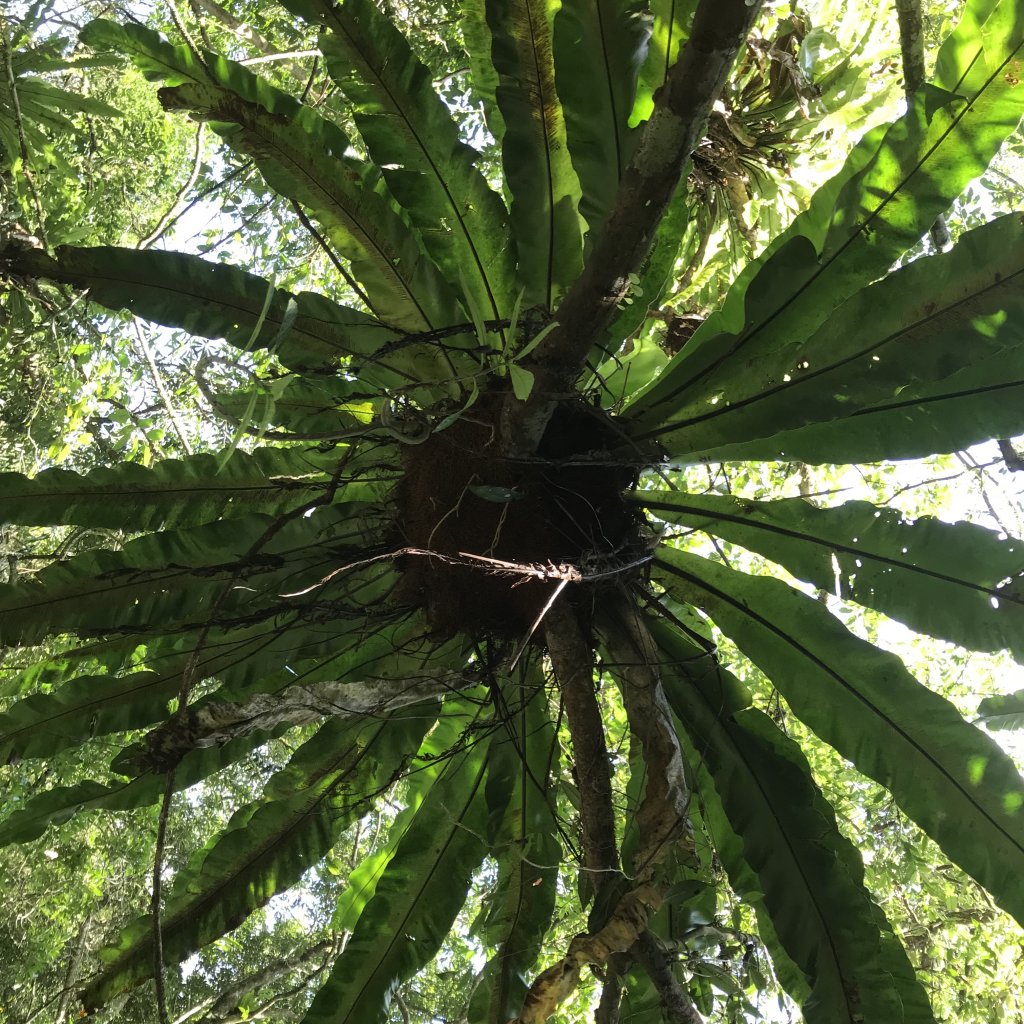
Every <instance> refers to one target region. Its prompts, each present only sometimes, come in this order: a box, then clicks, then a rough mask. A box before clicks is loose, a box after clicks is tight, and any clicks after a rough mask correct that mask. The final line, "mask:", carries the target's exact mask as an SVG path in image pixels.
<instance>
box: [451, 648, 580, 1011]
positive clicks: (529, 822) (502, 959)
mask: <svg viewBox="0 0 1024 1024" xmlns="http://www.w3.org/2000/svg"><path fill="white" fill-rule="evenodd" d="M531 670H532V674H533V675H534V678H533V679H531V680H530V681H529V683H528V684H527V686H520V685H519V684H518V681H517V683H516V685H515V686H514V687H513V686H510V685H507V684H506V685H504V686H503V687H502V693H503V695H504V696H505V698H506V700H507V701H509V703H510V704H511V706H510V707H509V708H508V712H509V713H508V716H507V717H506V719H505V727H506V730H507V733H508V738H507V739H506V740H503V741H502V742H495V743H493V744H492V746H491V750H490V751H489V758H490V762H491V763H490V769H489V774H488V779H487V790H486V792H487V803H488V809H489V812H490V820H491V822H494V821H495V818H497V825H498V828H497V830H496V831H495V832H493V835H489V837H488V838H489V839H490V845H491V852H492V856H493V857H494V858H495V859H496V860H497V862H498V879H497V882H496V884H495V885H494V887H493V888H492V889H491V890H490V891H489V892H488V893H486V894H485V896H484V907H483V912H482V914H481V923H480V924H479V925H478V927H477V934H478V936H479V938H480V939H481V940H482V941H483V942H484V943H485V945H486V946H487V947H488V948H490V949H493V950H494V951H495V952H494V955H493V956H492V957H491V959H490V960H488V962H487V964H486V965H485V967H484V969H483V971H482V972H481V973H480V976H479V978H478V980H477V982H476V986H475V988H474V990H473V995H472V998H471V1000H470V1005H469V1008H468V1011H467V1017H468V1019H469V1022H470V1024H493V1022H495V1021H501V1022H504V1021H507V1020H509V1019H511V1018H512V1017H515V1016H516V1014H518V1013H519V1011H520V1010H521V1009H522V1005H523V998H524V997H525V995H526V991H527V984H526V981H525V979H526V977H527V976H528V972H529V971H530V968H531V967H532V966H533V965H534V963H535V962H536V960H537V957H538V955H539V953H540V947H541V942H542V941H543V939H544V936H545V935H546V934H547V931H548V928H549V927H550V925H551V916H552V914H553V912H554V908H555V894H556V886H557V882H558V867H557V865H558V863H559V862H560V860H561V856H562V851H561V845H560V843H559V840H558V822H557V819H556V816H555V810H554V807H553V806H552V804H553V797H551V796H550V795H549V790H548V785H549V780H550V775H551V772H552V770H553V769H554V767H555V760H556V758H557V742H558V741H557V737H556V735H555V730H554V727H553V724H552V722H551V718H550V714H549V712H548V709H547V706H546V701H547V697H546V694H545V693H544V689H543V680H542V679H538V678H536V675H537V672H536V667H535V666H531ZM488 831H489V833H490V832H491V831H492V830H491V829H489V830H488Z"/></svg>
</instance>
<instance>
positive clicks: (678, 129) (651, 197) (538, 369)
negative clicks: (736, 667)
mask: <svg viewBox="0 0 1024 1024" xmlns="http://www.w3.org/2000/svg"><path fill="white" fill-rule="evenodd" d="M760 6H761V4H760V0H753V2H750V3H748V2H746V0H701V4H700V6H699V7H698V9H697V13H696V15H695V17H694V21H693V29H692V31H691V32H690V37H689V39H688V40H687V41H686V46H685V48H684V49H683V52H682V54H681V55H680V57H679V60H678V61H677V62H676V63H675V64H674V65H673V66H672V68H671V69H670V70H669V72H668V75H667V76H666V78H665V82H664V84H663V85H662V87H661V89H660V90H659V91H658V93H657V96H656V98H655V104H654V111H653V112H652V114H651V117H650V120H648V121H647V123H646V124H645V125H644V127H643V129H642V134H641V137H640V142H639V145H638V146H637V149H636V153H635V155H634V156H633V159H632V161H631V162H630V165H629V167H628V168H627V169H626V171H625V173H624V174H623V176H622V180H621V182H620V184H619V190H618V194H617V196H616V199H615V205H614V207H613V209H612V212H611V214H610V215H609V217H608V222H607V224H606V225H605V227H604V229H603V230H602V232H601V235H600V238H599V239H598V241H597V244H596V246H595V247H594V250H593V252H592V253H591V254H590V258H589V259H588V260H587V263H586V265H585V266H584V268H583V273H582V274H581V275H580V276H579V278H578V279H577V280H576V282H575V283H574V284H573V286H572V287H571V288H570V289H569V292H568V294H567V295H566V296H565V298H564V299H563V301H562V303H561V305H560V306H559V308H558V310H557V311H556V312H555V320H556V321H557V324H558V326H557V327H556V328H555V329H554V330H553V331H552V332H551V333H550V334H549V335H548V336H547V337H546V338H545V339H544V340H543V341H542V342H541V343H540V344H539V345H538V346H537V348H536V350H535V351H534V352H533V353H532V354H531V355H530V356H529V357H528V358H527V359H524V360H523V366H524V367H525V368H526V369H528V370H530V371H531V372H532V373H533V375H534V387H533V391H532V392H531V395H530V398H529V399H528V400H527V401H525V402H520V401H518V400H517V399H515V398H514V396H509V398H508V399H507V401H506V403H505V406H504V408H503V410H502V423H501V428H502V438H503V442H504V447H505V449H506V451H507V452H509V454H512V455H529V454H532V453H533V452H534V451H536V448H537V445H538V443H539V441H540V438H541V436H542V435H543V433H544V428H545V427H546V426H547V423H548V420H549V419H550V417H551V413H552V411H553V409H554V407H555V405H556V404H557V403H558V401H559V399H560V397H561V396H562V395H565V394H567V393H571V392H572V391H573V390H574V385H575V381H576V377H577V376H578V375H579V373H580V371H581V370H582V368H583V364H584V362H585V360H586V358H587V355H588V353H589V352H590V350H591V346H592V345H593V344H594V341H595V339H597V338H599V337H600V336H601V334H602V333H603V331H604V330H605V329H606V328H607V327H608V325H609V324H610V323H611V320H612V318H613V317H614V315H615V311H616V308H617V306H618V305H619V303H620V302H621V301H622V300H623V299H624V298H625V296H626V293H627V291H628V288H629V275H630V274H631V273H634V272H635V271H637V270H638V269H639V267H640V266H641V264H642V263H643V261H644V259H645V258H646V257H647V254H648V253H649V252H650V248H651V244H652V242H653V239H654V233H655V231H656V229H657V227H658V224H659V223H660V221H661V218H662V217H663V216H664V213H665V210H666V209H667V208H668V204H669V201H670V200H671V198H672V196H673V194H674V193H675V191H676V188H677V186H678V185H679V182H680V180H681V178H682V175H683V168H684V167H685V165H686V163H687V161H688V160H689V159H690V154H691V153H692V152H693V151H694V149H695V148H696V147H697V144H698V143H699V141H700V138H701V135H702V134H703V132H704V127H705V125H706V123H707V119H708V115H709V113H710V112H711V107H712V104H713V103H714V101H715V99H717V97H718V95H719V93H720V92H721V90H722V86H723V85H724V84H725V80H726V76H727V75H728V74H729V71H730V70H731V68H732V66H733V63H734V62H735V60H736V54H737V53H738V52H739V49H740V46H741V45H742V44H743V42H744V41H745V40H746V38H747V35H748V33H749V31H750V28H751V25H752V24H753V22H754V19H755V17H756V16H757V13H758V11H759V9H760Z"/></svg>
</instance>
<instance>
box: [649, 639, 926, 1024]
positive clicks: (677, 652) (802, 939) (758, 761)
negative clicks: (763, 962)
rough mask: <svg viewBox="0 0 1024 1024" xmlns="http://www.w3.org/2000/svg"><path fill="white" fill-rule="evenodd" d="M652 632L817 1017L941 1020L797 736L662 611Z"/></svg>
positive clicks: (833, 1023)
mask: <svg viewBox="0 0 1024 1024" xmlns="http://www.w3.org/2000/svg"><path fill="white" fill-rule="evenodd" d="M652 636H653V638H654V640H655V642H656V643H657V644H658V646H659V648H660V650H661V652H662V655H663V660H664V663H665V664H666V666H668V667H667V668H666V669H665V670H663V672H662V677H663V681H664V685H665V691H666V694H667V696H668V699H669V701H670V703H671V704H672V706H673V708H674V710H675V712H676V714H677V715H678V716H679V720H680V721H681V722H682V723H683V725H684V726H685V727H686V730H687V732H688V733H689V738H690V744H691V747H692V752H693V756H694V757H696V758H697V763H698V764H699V765H703V766H704V767H705V768H706V769H707V772H708V773H709V774H710V776H711V778H712V779H713V780H714V785H715V789H716V790H717V796H718V799H719V800H720V801H721V804H722V807H723V808H724V810H725V813H726V815H727V817H728V820H729V824H730V826H731V828H732V829H733V830H735V832H736V834H737V835H738V836H739V837H740V838H741V839H742V843H743V848H742V857H743V859H744V860H745V861H746V863H747V864H748V865H749V867H750V869H751V870H752V871H753V872H754V874H755V876H756V877H757V880H758V883H759V884H758V890H759V892H760V893H761V897H760V899H759V900H757V901H756V902H757V903H760V904H761V905H762V908H763V910H764V911H765V912H766V913H767V915H768V916H769V918H770V920H771V924H772V928H773V931H774V935H775V937H777V940H778V942H779V944H780V946H781V947H782V949H783V951H784V952H785V954H786V956H788V957H789V958H790V959H791V960H792V961H793V963H794V964H796V965H797V967H798V968H799V969H800V971H801V973H802V975H803V977H804V979H805V981H806V993H807V994H806V998H805V1000H804V1005H803V1010H804V1016H805V1019H806V1020H807V1022H808V1024H838V1022H845V1024H861V1022H863V1024H887V1022H890V1021H908V1022H909V1021H920V1022H922V1024H924V1022H925V1021H931V1020H932V1019H933V1018H932V1016H931V1012H930V1010H929V1007H928V998H927V996H926V995H925V993H924V990H923V989H922V988H921V986H920V983H919V982H917V980H916V979H915V977H914V972H913V968H912V967H911V965H910V962H909V960H908V959H907V955H906V953H905V951H904V950H903V948H902V946H901V945H900V944H899V942H898V940H897V939H896V937H895V935H894V934H893V933H892V930H891V928H890V927H889V925H888V922H887V921H886V920H885V915H884V914H883V913H882V911H881V910H880V909H879V908H878V907H877V906H876V905H875V904H874V903H873V902H872V900H871V897H870V895H869V894H868V892H867V890H866V889H865V888H864V868H863V865H862V864H861V860H860V856H859V854H858V853H857V851H856V849H855V848H854V847H853V845H852V844H851V843H850V841H849V840H848V839H846V838H845V837H844V836H843V835H842V834H841V833H840V832H839V829H838V828H837V826H836V820H835V814H834V812H833V810H832V808H831V806H830V805H829V804H828V802H827V801H826V800H825V798H824V797H823V796H822V795H821V793H820V791H819V790H818V787H817V786H816V785H815V783H814V780H813V778H812V777H811V773H810V769H809V767H808V765H807V761H806V759H805V758H804V756H803V753H802V751H801V750H800V748H799V746H798V745H797V744H796V743H795V742H794V741H793V740H791V739H789V738H788V737H787V736H786V735H785V734H784V733H783V732H781V731H780V730H779V728H778V727H777V726H776V725H775V724H774V723H773V722H772V721H771V719H770V718H768V717H767V716H766V715H764V714H763V713H762V712H760V711H757V710H755V709H754V708H752V707H750V696H749V694H748V693H747V691H746V689H745V688H744V687H743V685H742V684H741V683H740V682H739V681H738V680H737V679H735V677H733V676H732V675H730V674H729V673H728V672H725V671H724V670H723V669H721V668H720V667H719V666H718V664H717V663H716V661H715V659H714V657H713V656H710V655H708V654H707V653H706V652H704V651H702V650H701V649H700V648H699V647H696V646H695V645H694V644H692V643H691V642H689V641H688V640H686V639H685V638H684V637H683V636H682V635H681V634H680V633H678V632H677V631H675V630H674V629H671V628H669V627H666V626H664V625H662V624H660V623H655V624H653V627H652ZM701 795H702V797H706V796H708V794H707V793H706V791H705V792H703V793H702V794H701ZM711 824H712V825H713V818H712V822H711ZM714 839H715V836H714V834H712V841H714ZM735 852H738V851H732V850H731V849H730V847H729V846H728V845H724V846H723V848H722V850H721V851H720V856H721V855H723V854H724V855H725V856H724V859H723V864H724V866H725V867H726V870H727V871H730V874H733V875H735V874H739V875H740V877H741V878H742V873H741V872H738V871H737V870H736V867H735V866H734V865H733V864H731V863H729V856H730V854H732V855H733V856H735Z"/></svg>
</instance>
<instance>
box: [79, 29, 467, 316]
mask: <svg viewBox="0 0 1024 1024" xmlns="http://www.w3.org/2000/svg"><path fill="white" fill-rule="evenodd" d="M83 39H84V40H85V41H86V42H88V43H89V44H90V45H92V46H97V47H105V48H110V49H116V50H119V51H120V52H122V53H127V54H129V56H131V58H132V60H133V61H134V62H135V63H136V64H137V65H138V66H139V68H140V69H141V70H143V71H144V72H145V73H146V74H147V75H148V76H149V77H151V78H157V79H160V78H162V79H164V80H165V81H167V82H168V83H169V85H170V87H171V89H170V92H168V91H167V90H163V91H162V92H161V96H162V97H163V102H164V103H165V105H181V106H184V107H187V108H188V109H191V110H193V111H194V112H195V113H196V114H197V115H198V116H200V117H208V118H209V119H210V120H212V121H213V122H214V127H215V129H216V130H217V131H218V132H219V133H220V134H221V135H223V136H224V137H225V138H226V139H227V141H228V142H229V144H231V145H232V146H234V147H235V148H238V149H239V150H240V151H242V152H245V153H247V154H249V155H251V156H253V157H254V158H255V160H256V163H257V165H258V166H259V169H260V172H261V173H262V174H263V176H264V178H265V179H266V180H267V183H268V184H269V185H270V187H271V188H273V189H274V190H275V191H277V192H279V193H280V194H281V195H284V196H286V197H288V198H290V199H294V200H296V201H298V202H300V203H302V204H303V205H304V206H306V207H307V208H309V209H310V211H311V212H312V213H313V214H314V216H315V217H316V218H318V219H319V220H320V221H321V222H322V223H323V224H324V226H325V228H326V229H327V231H328V233H329V234H330V236H331V238H332V240H333V241H334V242H335V244H336V245H337V246H338V248H339V249H340V251H341V252H342V253H343V255H346V256H348V257H349V258H350V259H351V260H352V261H353V270H354V271H355V273H356V276H357V277H358V278H360V280H361V282H362V283H363V284H364V285H365V286H366V288H367V290H368V292H369V293H370V297H371V299H372V300H373V301H375V302H379V303H380V306H381V308H382V309H385V310H387V314H388V317H389V320H390V321H391V322H392V323H393V324H394V325H395V326H398V327H402V328H406V329H408V330H413V331H417V330H429V329H430V328H431V327H437V326H448V325H449V324H451V323H454V322H461V321H462V320H464V319H465V317H464V316H456V315H455V311H456V309H457V303H456V302H455V299H454V295H453V294H452V293H451V291H450V289H449V288H448V286H447V285H446V284H445V283H444V281H443V279H442V278H441V276H440V274H439V273H438V272H437V268H436V267H434V266H433V264H432V263H430V261H429V260H428V259H427V258H426V257H425V256H424V255H423V253H422V252H421V250H420V247H419V243H418V241H417V239H416V237H415V233H414V232H413V231H412V229H411V228H410V227H409V226H408V225H407V224H405V223H404V222H403V221H402V220H401V218H400V217H399V216H398V214H397V213H396V211H395V210H394V209H393V208H392V207H391V206H390V205H389V203H388V200H387V198H386V197H385V196H383V195H381V194H380V187H379V180H378V179H379V171H377V170H376V168H374V167H372V165H369V164H364V163H362V162H360V161H358V160H355V159H353V158H351V157H347V156H346V155H345V154H346V151H347V150H348V149H349V143H348V139H347V138H346V137H345V134H344V133H343V132H342V131H341V130H340V129H339V128H338V127H337V126H335V125H334V124H332V123H330V122H328V121H326V120H324V119H323V118H322V117H320V116H319V114H317V113H315V112H314V111H313V110H312V109H311V108H309V107H305V106H302V105H301V104H300V103H298V102H297V101H296V100H295V99H293V98H292V97H290V96H288V95H287V94H286V93H283V92H281V91H280V90H279V89H276V88H274V87H273V86H272V85H270V84H269V83H268V82H266V81H264V80H263V79H261V78H259V77H258V76H256V75H254V74H253V73H252V72H251V71H249V70H248V69H246V68H244V67H242V66H241V65H240V64H237V63H236V62H234V61H230V60H227V59H225V58H223V57H217V56H216V55H214V54H209V53H204V54H203V55H202V57H203V63H200V62H199V61H198V60H197V59H196V57H195V56H194V55H193V54H191V53H190V52H188V50H187V48H184V47H174V46H171V45H169V44H168V43H166V42H164V40H162V39H161V38H160V36H159V35H157V34H156V33H155V32H152V31H151V30H149V29H146V28H143V27H142V26H138V25H127V26H122V25H115V24H113V23H111V22H106V21H97V22H92V23H91V24H90V25H89V26H87V28H86V30H85V32H84V33H83ZM179 90H180V91H179Z"/></svg>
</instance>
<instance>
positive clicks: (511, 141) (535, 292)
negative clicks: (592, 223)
mask: <svg viewBox="0 0 1024 1024" xmlns="http://www.w3.org/2000/svg"><path fill="white" fill-rule="evenodd" d="M559 6H560V3H559V0H487V4H486V12H487V24H488V26H489V27H490V30H491V40H492V42H491V45H492V50H491V52H492V56H493V59H494V66H495V68H496V69H497V71H498V75H499V78H500V85H499V86H498V88H497V102H498V107H499V109H500V110H501V115H502V118H503V119H504V123H505V135H504V138H503V139H502V162H503V164H504V167H505V177H506V181H507V182H508V188H509V191H510V193H511V195H512V210H511V216H512V235H513V238H514V239H515V243H516V251H517V254H518V259H519V271H518V276H519V283H520V285H521V286H522V287H523V288H524V289H525V293H524V299H523V302H524V306H525V307H530V306H534V305H540V306H543V307H545V308H546V309H551V308H553V306H554V304H555V302H556V300H557V299H558V297H559V296H560V295H561V294H562V293H563V292H564V291H565V290H566V288H567V287H568V286H569V285H570V284H571V283H572V282H573V281H574V280H575V279H576V277H577V275H578V274H579V272H580V269H581V268H582V265H583V264H582V260H583V255H582V253H583V248H582V232H581V227H580V219H579V213H578V212H577V206H578V204H579V201H580V184H579V179H578V178H577V177H576V172H575V171H574V170H573V167H572V162H571V160H570V158H569V150H568V148H567V143H566V134H565V118H564V115H563V113H562V106H561V104H560V103H559V100H558V95H557V93H556V91H555V69H554V57H553V52H552V18H553V15H554V13H555V11H557V9H558V8H559Z"/></svg>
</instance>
